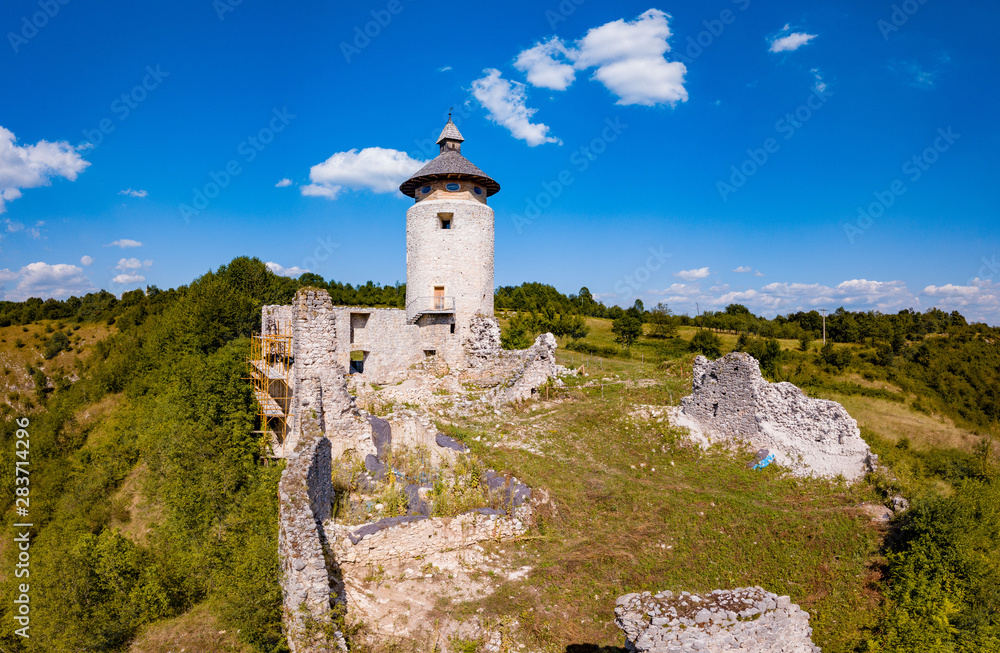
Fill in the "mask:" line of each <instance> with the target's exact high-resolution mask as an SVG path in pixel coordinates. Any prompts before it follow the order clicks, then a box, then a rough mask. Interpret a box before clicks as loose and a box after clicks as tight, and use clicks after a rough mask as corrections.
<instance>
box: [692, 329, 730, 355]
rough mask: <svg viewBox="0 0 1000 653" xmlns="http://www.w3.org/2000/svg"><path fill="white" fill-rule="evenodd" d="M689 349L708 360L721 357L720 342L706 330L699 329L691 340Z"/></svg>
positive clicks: (717, 337)
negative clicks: (699, 353)
mask: <svg viewBox="0 0 1000 653" xmlns="http://www.w3.org/2000/svg"><path fill="white" fill-rule="evenodd" d="M690 348H691V351H697V352H701V353H702V354H704V355H705V356H707V357H708V358H718V357H719V356H721V355H722V340H721V339H720V338H719V336H717V335H715V334H714V333H712V332H711V331H709V330H708V329H699V330H698V331H697V332H696V333H695V334H694V337H693V338H691V345H690Z"/></svg>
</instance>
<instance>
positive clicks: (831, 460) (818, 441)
mask: <svg viewBox="0 0 1000 653" xmlns="http://www.w3.org/2000/svg"><path fill="white" fill-rule="evenodd" d="M692 389H693V393H692V394H690V395H689V396H687V397H685V398H684V399H682V400H681V406H680V408H679V409H678V410H677V411H676V412H675V413H674V416H673V418H672V419H671V421H672V422H673V423H674V424H676V425H677V426H685V427H688V428H689V429H690V430H691V433H692V435H693V436H695V437H696V438H700V439H702V440H703V441H704V442H706V443H707V442H712V441H743V442H746V443H748V444H750V445H752V446H753V447H754V448H757V449H767V450H768V451H769V452H770V453H771V454H774V459H775V460H776V461H777V462H778V463H780V464H781V465H784V466H786V467H788V468H790V469H791V470H792V471H793V472H795V473H796V474H800V475H803V476H809V475H815V476H826V477H835V476H843V477H844V478H845V479H847V480H848V481H855V480H857V479H858V478H860V477H862V476H864V475H865V474H866V473H867V472H868V471H869V470H870V468H871V464H872V457H871V456H872V454H871V450H870V449H869V447H868V444H867V443H866V442H865V441H864V440H863V439H862V438H861V431H860V430H859V429H858V423H857V421H855V419H854V418H853V417H851V416H850V414H848V412H847V411H846V410H845V409H844V407H843V406H841V405H840V404H838V403H837V402H835V401H827V400H824V399H812V398H810V397H807V396H805V395H804V394H803V393H802V390H800V389H799V388H797V387H796V386H794V385H792V384H791V383H768V382H767V381H766V380H765V379H764V377H763V376H761V373H760V365H759V363H758V362H757V360H756V359H755V358H754V357H753V356H750V355H749V354H746V353H742V352H733V353H731V354H727V355H726V356H724V357H722V358H720V359H719V360H717V361H709V360H708V359H707V358H705V357H704V356H698V357H697V358H696V359H695V362H694V375H693V380H692Z"/></svg>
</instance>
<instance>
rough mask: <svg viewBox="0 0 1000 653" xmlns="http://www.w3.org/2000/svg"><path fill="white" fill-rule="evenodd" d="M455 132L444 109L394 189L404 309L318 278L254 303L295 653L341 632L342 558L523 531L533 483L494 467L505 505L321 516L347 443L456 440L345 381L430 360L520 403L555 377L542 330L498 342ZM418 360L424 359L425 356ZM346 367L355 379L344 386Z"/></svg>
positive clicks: (477, 204)
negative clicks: (401, 228)
mask: <svg viewBox="0 0 1000 653" xmlns="http://www.w3.org/2000/svg"><path fill="white" fill-rule="evenodd" d="M463 140H464V139H463V138H462V135H461V134H460V133H459V132H458V129H457V128H456V127H455V125H454V123H453V122H452V121H451V120H450V119H449V121H448V124H447V125H446V126H445V129H444V131H443V132H442V134H441V138H440V140H439V144H440V146H441V154H440V156H438V157H437V158H435V159H434V160H433V161H431V162H430V163H428V164H427V165H426V166H425V167H424V168H423V169H421V170H420V171H418V172H417V173H416V174H415V175H414V176H413V177H412V178H411V179H409V180H407V181H406V182H405V183H403V185H402V186H400V190H401V191H402V192H403V193H405V194H406V195H409V196H410V197H413V198H414V199H415V200H416V203H415V204H414V206H413V207H411V208H410V210H409V211H408V212H407V297H406V308H405V309H384V308H369V307H357V306H334V305H333V303H332V301H331V300H330V296H329V294H328V293H327V292H326V291H325V290H321V289H316V288H303V289H301V290H299V292H298V293H297V294H296V296H295V299H294V301H293V302H292V304H291V305H290V306H265V307H263V309H262V314H261V321H262V329H261V335H260V336H256V338H257V339H258V340H259V342H260V343H261V345H260V346H259V347H256V348H255V349H254V351H255V352H257V357H256V358H253V359H252V360H251V361H250V370H251V377H252V378H253V379H254V390H255V393H256V396H257V400H258V403H259V404H260V407H261V416H262V420H261V421H262V429H263V430H264V431H265V432H267V431H272V432H273V436H274V439H273V440H272V445H273V449H274V454H275V455H276V456H279V457H285V458H287V459H288V465H287V467H286V469H285V471H284V473H283V475H282V479H281V482H280V490H279V491H280V495H281V508H280V532H279V547H280V551H279V553H280V555H281V559H282V568H283V573H282V580H281V584H282V595H283V600H284V623H285V630H286V634H287V636H288V641H289V646H290V647H291V649H292V652H293V653H314V651H315V652H318V651H327V650H331V649H330V647H331V646H336V645H337V644H338V642H339V643H340V645H341V648H342V646H343V639H342V638H341V637H340V636H339V635H336V634H332V633H333V630H335V628H336V623H335V621H333V618H332V616H331V615H332V614H333V613H334V612H335V608H336V607H337V606H338V605H340V606H343V605H345V604H346V603H347V599H348V596H349V594H348V592H347V591H346V590H345V583H344V580H343V575H342V573H341V566H340V562H341V561H343V562H344V563H345V564H347V565H349V566H351V565H353V566H354V567H357V566H359V565H366V564H370V563H375V562H378V561H379V560H384V559H388V558H400V557H401V556H403V557H406V556H410V557H412V556H416V555H425V554H427V553H429V552H433V551H441V550H448V549H455V548H462V547H468V546H470V545H473V544H475V543H476V542H480V541H483V540H486V539H497V538H505V537H512V536H515V535H519V534H521V533H523V532H524V531H525V529H526V528H527V520H528V517H529V516H530V514H531V511H530V508H529V507H528V506H527V505H522V504H523V503H524V501H525V499H526V498H528V497H530V490H528V488H527V487H526V486H522V485H519V484H516V482H515V483H514V485H511V484H510V482H509V480H508V481H503V480H500V476H499V475H497V474H495V473H493V472H490V474H493V476H492V477H489V478H488V479H487V480H488V483H489V484H490V487H489V489H490V491H491V492H494V491H497V492H507V493H509V494H510V496H509V497H508V502H507V505H509V508H510V510H509V513H510V514H508V513H507V512H503V511H499V510H491V509H479V510H475V511H472V512H470V513H467V514H463V515H458V516H457V517H452V518H447V519H445V518H430V517H429V516H428V514H429V513H428V511H427V510H426V506H425V507H424V510H423V512H422V513H421V514H413V513H411V515H408V516H405V517H401V518H396V521H392V522H391V523H385V522H386V520H382V521H381V522H379V523H376V524H370V525H366V526H365V527H363V528H361V529H360V530H358V529H352V528H347V527H344V526H338V525H336V524H333V523H332V522H331V520H330V516H331V503H332V500H333V486H332V481H331V460H333V459H337V458H339V457H340V456H341V455H342V454H344V453H345V452H351V453H352V454H353V455H354V456H356V458H357V459H359V460H364V461H366V465H367V464H368V463H371V464H372V466H373V467H375V468H378V467H379V466H380V465H382V466H384V460H385V459H384V447H385V446H386V442H387V440H386V438H388V437H389V435H388V433H389V430H390V429H391V427H392V426H395V427H397V428H399V429H401V431H402V432H409V431H413V433H414V434H415V437H417V438H418V439H419V438H421V437H422V438H424V439H427V438H430V442H434V446H435V447H437V449H436V450H435V449H434V448H432V450H433V451H434V453H433V454H432V458H433V457H434V456H439V455H442V454H441V453H439V452H438V450H440V451H442V452H443V451H444V450H445V449H448V450H461V449H463V446H462V445H461V443H458V442H457V441H453V440H451V439H450V438H448V437H446V436H444V435H441V434H434V433H430V429H431V424H430V422H429V420H426V419H423V420H421V419H417V420H402V421H401V422H400V421H399V420H397V422H396V423H395V424H394V425H390V424H389V423H388V422H386V421H384V420H379V419H377V418H374V417H371V416H368V417H369V418H367V419H366V417H365V416H363V415H362V414H361V413H360V411H359V410H358V408H357V406H356V405H355V401H354V398H352V396H351V394H350V391H349V387H354V388H357V387H358V386H371V384H390V383H397V382H402V381H404V380H406V379H407V377H408V375H410V374H414V373H418V372H419V373H423V372H425V371H426V369H435V370H443V373H444V374H449V373H450V374H452V375H457V376H460V378H461V382H462V383H471V384H472V385H474V386H477V387H479V388H481V389H482V390H483V392H484V394H487V395H488V398H487V399H488V402H491V403H500V402H509V401H516V400H520V399H524V398H526V397H528V396H530V395H531V394H532V392H534V391H535V389H536V388H537V387H538V386H539V385H541V384H543V383H545V382H546V381H547V380H548V379H550V378H554V377H555V376H556V372H557V370H556V365H555V346H556V343H555V338H553V336H552V335H551V334H545V335H543V336H540V337H539V338H538V340H537V341H536V342H535V344H534V346H533V347H531V348H530V349H527V350H524V351H516V352H510V351H503V350H502V349H501V347H500V327H499V324H498V322H497V320H496V318H495V317H494V316H493V210H492V209H491V208H489V207H488V206H487V204H486V200H487V197H489V196H491V195H493V194H495V193H496V192H498V191H499V190H500V186H499V184H497V182H495V181H494V180H493V179H491V178H490V177H488V176H487V175H486V174H485V173H483V172H482V171H481V170H480V169H479V168H477V167H476V166H475V165H473V164H472V163H471V162H469V161H468V160H467V159H465V158H464V157H463V156H462V155H461V143H462V142H463ZM255 342H256V341H255ZM427 362H430V363H433V364H432V365H430V366H428V365H422V363H427ZM352 377H353V378H354V379H355V380H356V381H357V382H358V383H356V384H355V385H354V386H349V383H348V381H349V379H350V378H352ZM453 381H454V382H455V383H458V380H457V378H454V379H453ZM272 418H274V419H272ZM389 471H390V472H391V470H389ZM383 473H385V472H384V471H383ZM515 481H516V479H515ZM369 482H375V479H374V478H371V477H370V478H369ZM494 483H500V485H501V486H502V487H501V486H498V487H493V484H494ZM504 483H507V484H506V485H503V484H504ZM408 489H412V495H413V496H412V497H411V506H410V507H411V509H414V508H416V507H417V506H416V504H420V503H421V501H422V500H421V499H420V495H419V490H420V488H417V487H416V486H415V485H414V486H408ZM417 512H419V511H417ZM324 522H325V523H324ZM404 554H405V555H404ZM331 638H332V639H331Z"/></svg>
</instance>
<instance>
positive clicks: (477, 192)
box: [472, 186, 483, 195]
mask: <svg viewBox="0 0 1000 653" xmlns="http://www.w3.org/2000/svg"><path fill="white" fill-rule="evenodd" d="M472 190H473V191H475V193H476V195H482V194H483V189H482V188H480V187H479V186H476V187H475V188H473V189H472Z"/></svg>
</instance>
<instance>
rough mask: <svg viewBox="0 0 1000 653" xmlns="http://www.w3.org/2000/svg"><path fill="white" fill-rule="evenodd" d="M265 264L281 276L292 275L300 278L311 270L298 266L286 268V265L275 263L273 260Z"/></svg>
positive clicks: (294, 277)
mask: <svg viewBox="0 0 1000 653" xmlns="http://www.w3.org/2000/svg"><path fill="white" fill-rule="evenodd" d="M264 265H266V266H267V269H268V270H270V271H271V272H273V273H275V274H277V275H279V276H282V277H292V278H293V279H298V278H299V277H301V276H302V275H303V274H305V273H306V272H310V270H304V269H303V268H300V267H298V266H295V267H290V268H286V267H284V266H282V265H279V264H277V263H275V262H273V261H268V262H267V263H265V264H264Z"/></svg>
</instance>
